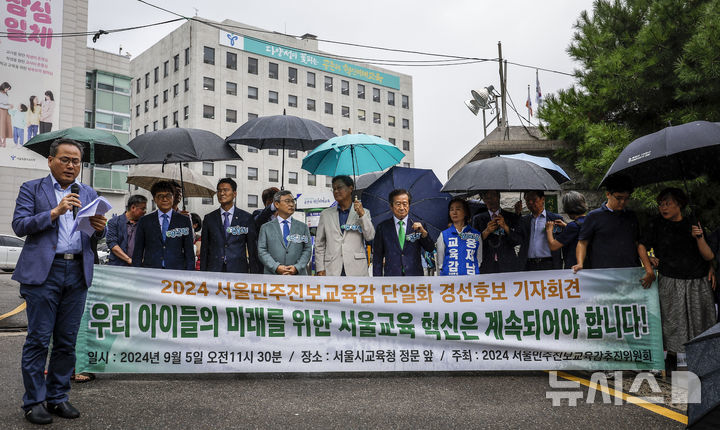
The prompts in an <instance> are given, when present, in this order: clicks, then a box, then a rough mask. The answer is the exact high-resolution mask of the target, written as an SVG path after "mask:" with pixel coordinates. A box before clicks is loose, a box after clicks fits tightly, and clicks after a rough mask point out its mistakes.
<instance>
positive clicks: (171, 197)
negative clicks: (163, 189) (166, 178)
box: [155, 193, 174, 200]
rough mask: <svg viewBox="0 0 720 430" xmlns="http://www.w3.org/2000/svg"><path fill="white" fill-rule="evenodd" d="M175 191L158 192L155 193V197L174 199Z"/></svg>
mask: <svg viewBox="0 0 720 430" xmlns="http://www.w3.org/2000/svg"><path fill="white" fill-rule="evenodd" d="M173 197H174V196H173V193H158V194H155V198H156V199H158V200H172V199H173Z"/></svg>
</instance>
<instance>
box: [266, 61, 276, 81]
mask: <svg viewBox="0 0 720 430" xmlns="http://www.w3.org/2000/svg"><path fill="white" fill-rule="evenodd" d="M268 78H270V79H277V78H278V65H277V63H268Z"/></svg>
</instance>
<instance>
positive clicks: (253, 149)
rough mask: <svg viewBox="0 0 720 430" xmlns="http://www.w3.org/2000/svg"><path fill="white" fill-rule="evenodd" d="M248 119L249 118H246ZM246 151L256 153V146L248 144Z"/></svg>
mask: <svg viewBox="0 0 720 430" xmlns="http://www.w3.org/2000/svg"><path fill="white" fill-rule="evenodd" d="M248 119H249V118H248ZM247 152H252V153H253V154H257V153H258V149H257V148H253V147H252V146H248V147H247Z"/></svg>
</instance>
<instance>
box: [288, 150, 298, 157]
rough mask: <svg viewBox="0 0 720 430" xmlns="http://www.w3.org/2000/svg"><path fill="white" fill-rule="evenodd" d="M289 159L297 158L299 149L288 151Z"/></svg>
mask: <svg viewBox="0 0 720 430" xmlns="http://www.w3.org/2000/svg"><path fill="white" fill-rule="evenodd" d="M287 154H288V158H297V154H298V152H297V149H288V152H287Z"/></svg>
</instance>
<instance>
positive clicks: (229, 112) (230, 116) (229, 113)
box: [225, 109, 237, 122]
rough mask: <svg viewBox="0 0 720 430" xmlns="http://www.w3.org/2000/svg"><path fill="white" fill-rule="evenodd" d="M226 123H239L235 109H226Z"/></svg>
mask: <svg viewBox="0 0 720 430" xmlns="http://www.w3.org/2000/svg"><path fill="white" fill-rule="evenodd" d="M225 121H227V122H237V111H236V110H233V109H225Z"/></svg>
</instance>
